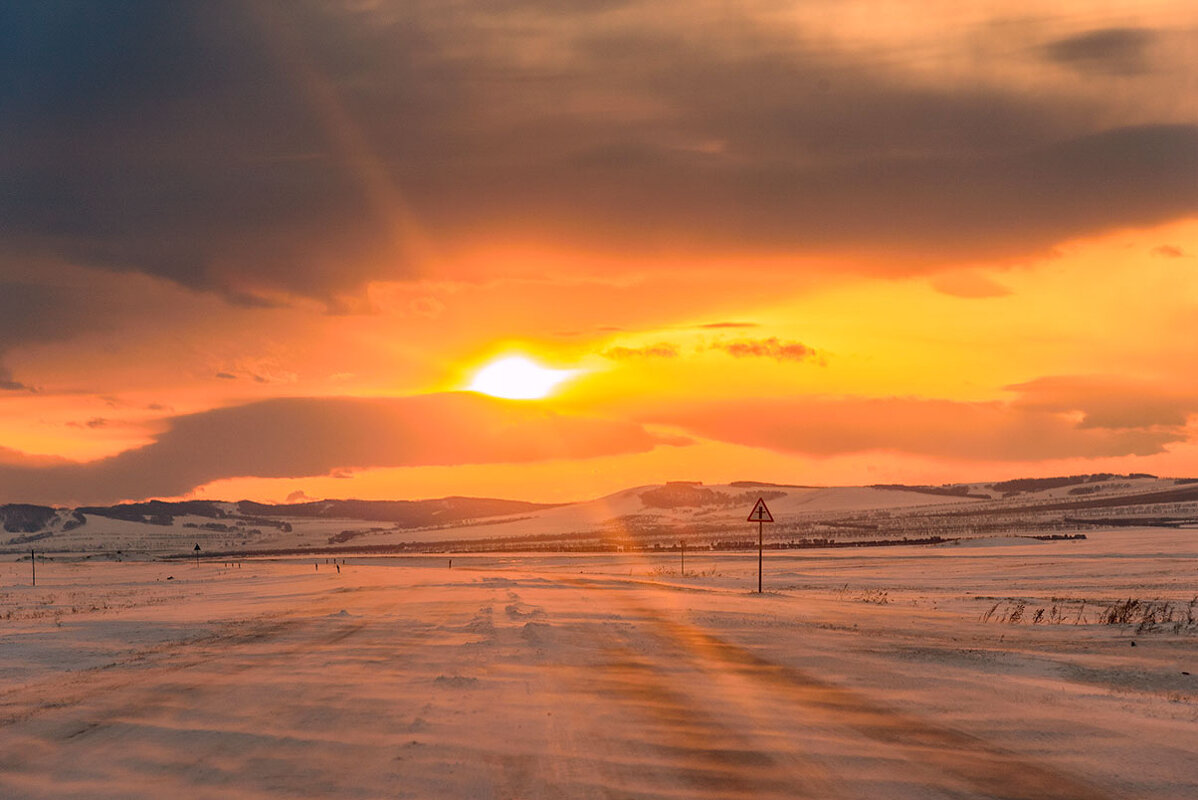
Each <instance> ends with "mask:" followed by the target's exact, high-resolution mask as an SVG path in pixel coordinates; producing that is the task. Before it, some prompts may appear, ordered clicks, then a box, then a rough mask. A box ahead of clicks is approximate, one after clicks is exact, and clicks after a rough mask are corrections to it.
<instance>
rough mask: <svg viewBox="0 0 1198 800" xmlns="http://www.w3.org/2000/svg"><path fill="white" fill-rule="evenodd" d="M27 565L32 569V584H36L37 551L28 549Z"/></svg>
mask: <svg viewBox="0 0 1198 800" xmlns="http://www.w3.org/2000/svg"><path fill="white" fill-rule="evenodd" d="M29 567H30V569H32V570H33V585H34V586H37V553H36V552H34V551H33V550H30V551H29Z"/></svg>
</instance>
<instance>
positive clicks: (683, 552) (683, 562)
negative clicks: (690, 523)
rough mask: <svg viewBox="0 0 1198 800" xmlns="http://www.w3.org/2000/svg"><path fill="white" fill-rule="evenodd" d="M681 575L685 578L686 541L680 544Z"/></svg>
mask: <svg viewBox="0 0 1198 800" xmlns="http://www.w3.org/2000/svg"><path fill="white" fill-rule="evenodd" d="M682 575H683V576H684V577H685V576H686V540H683V542H682Z"/></svg>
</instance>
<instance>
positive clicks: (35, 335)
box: [0, 270, 113, 391]
mask: <svg viewBox="0 0 1198 800" xmlns="http://www.w3.org/2000/svg"><path fill="white" fill-rule="evenodd" d="M112 314H113V311H112V309H111V308H108V307H107V306H106V305H105V304H104V303H103V302H101V301H99V300H98V299H97V298H95V297H89V296H88V295H87V294H86V293H85V292H83V291H81V290H78V289H75V288H71V287H62V286H46V285H43V284H37V283H31V282H27V281H5V280H3V279H2V270H0V391H35V390H36V389H35V387H32V386H29V385H27V384H25V383H23V382H22V381H20V380H17V379H16V378H14V377H13V375H12V372H11V370H9V369H8V368H7V367H6V366H5V365H4V363H3V359H4V356H5V355H6V354H7V353H8V352H9V351H10V350H12V349H13V348H15V347H18V346H21V345H25V344H38V343H44V342H55V341H64V340H67V339H71V338H73V337H75V336H78V335H79V334H81V333H85V332H90V331H96V330H101V329H104V328H106V327H107V326H108V325H110V324H111V323H112Z"/></svg>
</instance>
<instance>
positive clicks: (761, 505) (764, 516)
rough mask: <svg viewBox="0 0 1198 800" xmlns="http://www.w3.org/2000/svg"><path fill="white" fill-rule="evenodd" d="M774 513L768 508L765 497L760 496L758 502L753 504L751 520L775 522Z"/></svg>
mask: <svg viewBox="0 0 1198 800" xmlns="http://www.w3.org/2000/svg"><path fill="white" fill-rule="evenodd" d="M773 521H774V515H773V514H771V513H770V510H769V509H768V508H766V505H765V498H764V497H758V498H757V504H756V505H754V506H753V510H752V511H750V512H749V522H773Z"/></svg>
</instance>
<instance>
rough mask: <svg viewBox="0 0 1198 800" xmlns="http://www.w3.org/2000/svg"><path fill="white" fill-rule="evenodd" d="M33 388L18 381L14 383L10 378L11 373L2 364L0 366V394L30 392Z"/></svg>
mask: <svg viewBox="0 0 1198 800" xmlns="http://www.w3.org/2000/svg"><path fill="white" fill-rule="evenodd" d="M30 391H33V387H31V386H28V385H26V384H24V383H21V382H20V381H15V380H13V378H12V372H10V371H9V370H8V368H7V367H5V366H4V365H3V364H0V392H30Z"/></svg>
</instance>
